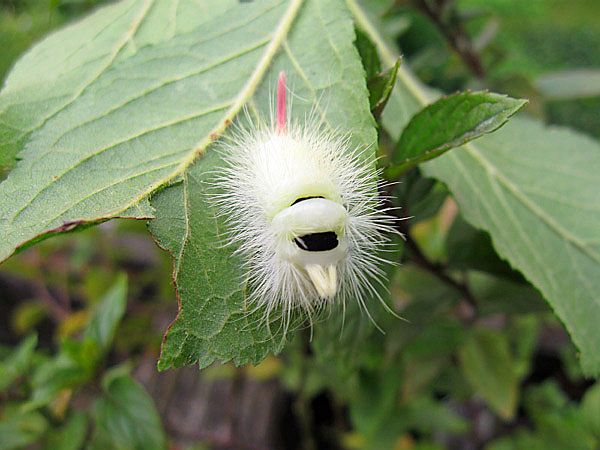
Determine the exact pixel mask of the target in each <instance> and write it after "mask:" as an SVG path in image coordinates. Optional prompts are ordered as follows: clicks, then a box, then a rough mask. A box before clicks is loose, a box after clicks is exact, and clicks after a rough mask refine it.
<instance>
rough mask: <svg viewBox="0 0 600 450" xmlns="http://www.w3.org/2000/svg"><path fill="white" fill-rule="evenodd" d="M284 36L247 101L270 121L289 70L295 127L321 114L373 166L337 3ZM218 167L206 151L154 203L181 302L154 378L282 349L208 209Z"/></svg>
mask: <svg viewBox="0 0 600 450" xmlns="http://www.w3.org/2000/svg"><path fill="white" fill-rule="evenodd" d="M257 3H260V2H257ZM247 7H248V6H247V5H246V6H244V8H247ZM256 7H257V8H258V6H256ZM286 33H287V34H286V35H285V37H284V39H285V43H284V44H283V47H282V48H281V51H280V52H278V53H276V54H273V55H270V56H269V57H270V58H271V59H270V60H269V61H268V62H269V63H270V66H269V68H268V70H267V71H266V72H265V73H264V74H261V75H260V83H259V82H258V81H257V85H256V91H252V92H250V91H248V92H247V93H246V94H248V97H245V98H244V102H245V103H246V104H249V106H250V108H251V110H252V111H253V112H257V113H258V114H261V115H262V116H263V117H268V115H269V111H270V108H271V105H270V100H269V98H270V93H271V92H272V91H273V83H274V81H275V80H276V78H277V73H278V72H279V71H280V70H285V71H286V72H287V76H288V80H289V84H290V86H291V88H292V89H293V92H294V94H295V95H294V106H293V112H292V113H293V116H294V117H293V118H294V119H297V120H302V119H303V117H304V116H305V114H306V113H308V112H310V111H311V110H312V109H313V108H317V111H318V113H319V114H320V115H321V117H322V119H323V121H324V122H325V124H326V125H327V126H330V127H332V128H335V129H338V130H341V131H343V132H346V131H348V132H350V131H351V132H352V136H351V140H352V145H355V146H361V147H368V146H370V147H369V148H370V149H371V153H370V154H369V155H368V157H370V158H373V159H374V153H375V145H374V144H375V142H376V132H375V128H374V121H373V119H372V117H371V115H370V112H369V97H368V92H367V89H366V84H365V75H364V69H363V67H362V65H361V61H360V58H359V55H358V52H357V50H356V48H355V47H354V43H353V41H354V37H355V36H354V29H353V23H352V19H351V17H350V15H349V13H348V11H347V9H346V8H345V6H344V3H343V1H341V0H328V1H320V0H311V1H306V2H304V4H303V5H302V8H301V9H300V10H299V11H298V14H297V16H296V17H295V18H294V20H293V23H291V25H290V29H289V32H286ZM282 39H283V38H282ZM262 63H265V62H262ZM257 80H258V78H257ZM221 158H222V152H216V151H212V149H211V148H209V149H208V151H207V152H206V153H205V154H204V156H203V157H202V158H200V159H198V160H197V162H196V163H195V164H194V165H192V166H191V167H190V168H189V170H187V171H186V172H185V173H184V175H183V179H182V181H181V182H179V183H176V184H174V185H173V186H170V187H168V188H166V189H164V190H162V191H161V192H159V193H158V194H157V195H155V196H154V197H153V199H152V205H153V207H154V208H155V209H156V219H155V220H153V221H152V222H151V225H150V228H151V231H152V233H153V234H154V235H155V237H156V239H157V242H158V243H159V245H161V246H162V247H164V248H165V249H167V250H168V251H169V252H170V253H171V254H172V255H173V257H174V260H175V264H174V277H175V282H176V285H177V292H178V295H179V301H180V310H179V314H178V318H177V320H176V321H175V322H174V323H173V325H172V326H171V328H170V329H169V332H168V333H167V335H166V337H165V341H164V343H163V349H162V355H161V360H160V362H159V368H160V369H166V368H168V367H172V366H181V365H184V364H192V363H195V362H199V364H200V365H201V366H206V365H208V364H210V363H212V362H213V361H214V360H221V361H227V360H233V361H234V362H235V363H236V364H243V363H247V362H252V363H257V362H258V361H260V360H261V359H262V358H264V357H265V355H266V354H267V353H269V352H272V351H275V352H277V351H279V350H280V349H281V346H282V345H283V343H284V338H283V336H282V333H281V330H280V329H279V328H278V327H277V325H276V324H274V325H273V326H271V327H270V329H269V328H267V327H266V326H265V323H264V321H263V320H262V314H263V312H262V311H257V312H255V313H254V314H250V315H248V312H247V311H248V305H246V304H245V302H244V291H243V290H242V289H243V287H244V283H243V282H244V279H243V273H242V271H241V261H240V259H239V258H238V257H236V256H232V254H231V253H232V249H231V248H224V246H223V239H224V234H223V231H224V224H223V223H222V220H221V219H218V218H215V211H214V208H213V207H212V204H213V203H214V202H211V200H210V192H211V189H212V188H211V183H210V180H211V172H214V171H215V170H216V169H217V168H218V167H219V166H220V165H222V161H221ZM212 176H214V175H212ZM212 192H214V189H212Z"/></svg>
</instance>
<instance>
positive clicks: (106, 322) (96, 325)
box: [83, 273, 127, 352]
mask: <svg viewBox="0 0 600 450" xmlns="http://www.w3.org/2000/svg"><path fill="white" fill-rule="evenodd" d="M126 305H127V275H125V274H124V273H122V274H120V275H119V276H118V278H117V281H116V282H115V283H114V284H113V286H112V287H111V288H110V289H109V290H108V292H107V293H106V294H105V295H104V297H102V299H100V303H99V304H98V305H97V306H96V309H95V310H94V312H93V314H92V317H91V319H90V322H89V323H88V325H87V327H86V329H85V331H84V334H83V336H84V339H91V340H92V341H94V342H95V343H96V344H97V345H98V347H99V348H100V349H101V350H102V351H103V352H106V351H108V349H109V347H110V345H111V343H112V340H113V338H114V335H115V332H116V330H117V326H118V325H119V322H120V321H121V318H122V317H123V314H125V307H126Z"/></svg>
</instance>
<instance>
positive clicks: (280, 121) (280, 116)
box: [277, 70, 287, 134]
mask: <svg viewBox="0 0 600 450" xmlns="http://www.w3.org/2000/svg"><path fill="white" fill-rule="evenodd" d="M285 97H286V86H285V72H284V71H283V70H282V71H281V72H279V80H278V81H277V132H278V133H279V134H284V133H285V132H286V128H287V112H286V98H285Z"/></svg>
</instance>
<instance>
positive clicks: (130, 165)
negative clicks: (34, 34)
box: [0, 0, 344, 260]
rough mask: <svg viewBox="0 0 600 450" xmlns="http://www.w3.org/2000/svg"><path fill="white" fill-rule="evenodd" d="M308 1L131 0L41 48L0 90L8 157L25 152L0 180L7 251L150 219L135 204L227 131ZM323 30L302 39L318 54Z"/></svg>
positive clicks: (0, 150) (0, 232) (0, 220)
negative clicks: (121, 220) (96, 226)
mask: <svg viewBox="0 0 600 450" xmlns="http://www.w3.org/2000/svg"><path fill="white" fill-rule="evenodd" d="M302 4H303V2H302V1H300V0H290V1H283V0H265V1H261V2H252V3H240V2H238V1H237V0H225V1H224V0H204V1H202V2H201V3H198V2H196V1H194V0H181V1H179V2H172V1H170V0H155V1H152V0H125V1H122V2H118V3H116V4H113V5H109V6H106V7H104V8H101V9H99V10H98V11H96V12H95V13H93V14H92V15H90V16H89V17H87V18H86V19H84V20H82V21H80V22H77V23H75V24H73V25H71V26H69V27H66V28H64V29H63V30H61V31H58V32H57V33H54V34H52V35H51V36H49V37H48V38H46V39H45V40H44V41H42V42H41V43H39V44H38V45H36V46H35V47H34V48H33V49H31V50H30V51H29V52H28V53H27V54H26V55H24V56H23V57H22V58H21V59H20V61H19V62H18V63H17V64H16V65H15V67H14V68H13V70H12V71H11V73H10V75H9V76H8V78H7V80H6V83H5V86H4V89H3V90H2V92H1V93H0V155H2V160H1V161H2V163H3V164H5V165H7V164H8V165H9V164H12V160H13V159H14V158H15V157H16V156H17V154H18V158H19V162H18V163H17V164H16V167H15V168H14V169H13V170H12V172H10V173H9V175H8V177H7V178H6V179H5V180H4V181H3V182H2V184H0V236H2V239H1V240H0V260H3V259H5V258H7V257H8V256H10V255H11V254H12V253H13V252H14V251H15V250H16V249H17V248H19V247H21V246H23V245H24V244H25V243H27V242H29V241H32V240H35V239H38V238H41V237H43V236H44V235H46V234H48V233H53V232H62V231H67V230H69V229H72V228H73V227H76V226H78V225H81V224H85V223H96V222H99V221H102V220H105V219H109V218H114V217H123V216H124V215H127V216H131V215H132V214H133V216H134V217H135V218H145V217H151V211H149V210H147V209H144V210H143V211H140V210H139V208H137V210H135V211H134V210H132V209H131V208H134V207H135V205H137V204H138V203H139V202H140V200H142V199H144V198H145V197H147V196H148V194H150V193H151V192H153V191H154V190H156V189H157V188H158V187H160V186H161V185H164V184H165V183H166V182H168V181H169V180H172V179H174V178H176V177H178V176H179V175H181V174H182V173H183V172H184V171H185V169H186V168H187V167H189V166H190V164H191V163H192V162H193V161H194V160H195V159H196V158H198V157H199V156H201V155H202V154H203V153H204V152H205V150H206V147H207V146H208V145H209V144H210V143H211V142H212V141H213V140H214V138H215V137H216V136H218V135H220V134H221V133H222V132H223V131H224V130H225V128H226V126H227V124H228V123H229V122H230V120H231V119H233V118H234V116H235V115H236V114H237V113H238V112H239V111H240V109H241V108H242V107H243V106H244V105H245V104H246V103H247V101H248V100H249V98H250V97H251V96H252V95H253V93H254V92H255V90H256V88H257V86H258V84H259V83H260V81H261V80H262V79H263V78H264V76H265V74H266V71H267V69H268V68H269V67H270V66H271V63H272V62H273V58H274V55H275V54H276V53H277V52H278V51H279V50H281V49H282V47H285V48H287V46H288V45H289V43H288V36H289V34H290V27H291V25H292V24H294V22H295V19H296V18H297V16H298V15H299V12H300V10H301V9H307V8H301V6H302ZM316 8H318V9H320V7H319V6H317V7H316ZM323 26H325V24H323ZM327 26H329V25H327ZM312 28H313V29H314V26H313V27H312ZM322 36H323V35H322V34H319V33H313V34H312V35H310V36H306V35H304V36H302V38H303V39H305V44H306V45H307V48H308V49H311V48H312V53H310V52H309V54H308V56H310V55H312V57H314V58H315V57H316V58H317V59H319V53H318V52H317V49H316V48H315V47H314V46H308V44H309V43H310V42H313V43H314V42H316V40H320V39H321V38H322ZM311 39H312V40H311ZM284 44H285V45H284ZM285 48H284V51H285ZM297 50H298V49H296V51H297ZM301 50H302V52H301V54H300V55H299V56H298V57H302V56H303V55H304V53H303V51H304V47H303V48H302V49H301ZM319 61H320V64H319V66H323V65H325V66H327V65H328V64H327V63H326V61H328V62H329V63H331V61H337V56H336V55H334V58H333V59H330V60H326V59H319ZM343 65H344V62H343V61H340V62H339V64H338V63H336V64H333V65H331V64H329V66H330V67H332V69H331V70H334V71H337V70H342V68H343ZM315 66H316V61H315ZM303 75H305V74H303ZM323 75H325V74H324V73H323V71H322V70H320V71H319V74H317V77H319V83H318V84H317V85H313V87H317V88H320V87H321V86H322V85H323V84H325V83H327V81H326V80H327V78H323ZM327 75H328V74H327ZM305 76H306V75H305ZM309 76H311V75H310V74H309ZM332 106H335V105H332ZM128 210H129V211H128ZM125 212H127V214H125Z"/></svg>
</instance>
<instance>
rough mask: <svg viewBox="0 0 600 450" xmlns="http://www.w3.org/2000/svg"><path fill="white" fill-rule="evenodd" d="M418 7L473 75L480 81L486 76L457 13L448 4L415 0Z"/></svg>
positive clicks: (479, 57)
mask: <svg viewBox="0 0 600 450" xmlns="http://www.w3.org/2000/svg"><path fill="white" fill-rule="evenodd" d="M414 2H415V5H416V7H417V8H418V9H419V10H421V11H422V12H423V13H424V14H425V15H426V16H427V17H429V19H430V20H431V21H432V22H433V23H434V24H435V26H436V27H437V28H438V29H439V30H440V32H441V33H442V35H443V36H444V37H445V38H446V40H447V41H448V43H449V44H450V46H451V47H452V48H453V49H454V51H456V53H457V54H458V55H459V56H460V58H461V59H462V60H463V62H464V63H465V65H466V66H467V67H468V68H469V70H470V71H471V73H473V75H475V76H476V77H477V78H479V79H483V78H484V77H485V75H486V71H485V68H484V66H483V63H482V61H481V56H480V55H479V53H478V52H477V49H476V48H475V45H474V44H473V42H471V39H470V38H469V36H468V34H467V32H466V30H465V28H464V26H463V24H462V22H461V21H460V20H459V18H458V15H457V14H456V11H455V10H453V9H451V10H450V11H447V10H448V2H446V1H436V2H431V1H428V0H414ZM446 14H450V20H447V19H446V17H445V16H446Z"/></svg>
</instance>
